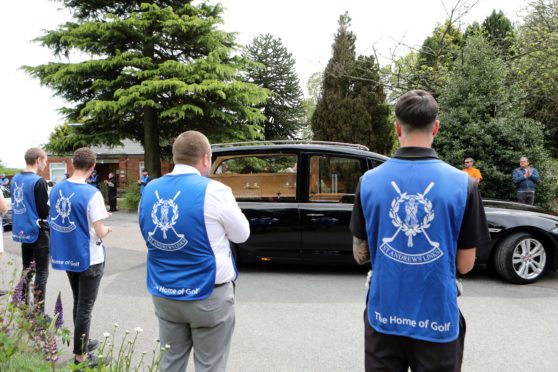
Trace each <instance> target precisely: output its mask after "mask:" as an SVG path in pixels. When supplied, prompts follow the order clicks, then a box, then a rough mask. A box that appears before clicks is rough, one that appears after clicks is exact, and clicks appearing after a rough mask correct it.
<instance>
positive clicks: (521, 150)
mask: <svg viewBox="0 0 558 372" xmlns="http://www.w3.org/2000/svg"><path fill="white" fill-rule="evenodd" d="M454 64H455V66H454V68H453V69H452V74H451V76H450V79H449V80H448V83H447V85H446V87H444V88H443V89H442V91H441V94H440V97H439V102H440V107H441V114H440V122H441V127H440V133H439V135H438V136H437V137H436V140H435V142H434V146H435V148H436V150H437V151H438V153H439V155H440V156H441V157H442V158H443V159H444V160H445V161H447V162H449V163H450V164H453V165H455V166H457V167H461V166H462V162H463V159H464V158H465V157H466V156H472V157H473V158H475V159H476V160H477V165H478V167H479V168H480V169H481V172H482V173H483V178H484V179H483V181H482V182H481V184H480V187H481V192H482V194H483V196H484V197H491V198H499V199H510V198H512V197H513V196H514V195H515V192H514V188H513V184H512V182H511V173H512V171H513V169H514V168H516V167H517V166H518V159H519V157H520V156H521V155H527V156H529V159H530V161H531V163H532V164H533V165H534V166H535V167H537V168H538V169H539V171H540V173H541V175H542V177H543V181H542V182H541V184H540V186H539V188H538V189H539V190H538V196H537V199H538V203H542V204H545V205H548V204H549V203H550V200H551V199H552V198H553V197H555V195H556V190H555V185H554V186H553V182H551V181H550V180H551V174H549V172H548V169H549V167H548V163H547V159H548V154H547V152H546V150H545V149H544V144H543V133H542V127H541V125H540V123H538V122H536V121H534V120H532V119H529V118H526V117H525V114H524V110H523V104H522V100H521V98H522V96H523V94H522V93H521V89H520V88H519V87H517V86H509V85H508V82H509V79H508V77H507V74H508V69H507V67H506V64H505V63H504V61H503V60H502V59H501V58H500V57H499V56H498V53H497V52H496V51H495V49H494V48H493V47H492V45H491V44H490V42H489V41H488V40H487V39H486V38H485V37H483V36H482V35H475V36H472V37H470V38H468V39H467V42H466V45H465V48H464V50H463V58H462V59H459V60H456V61H455V62H454Z"/></svg>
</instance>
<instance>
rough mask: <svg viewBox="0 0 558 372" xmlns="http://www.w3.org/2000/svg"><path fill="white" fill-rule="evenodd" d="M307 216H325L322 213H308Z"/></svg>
mask: <svg viewBox="0 0 558 372" xmlns="http://www.w3.org/2000/svg"><path fill="white" fill-rule="evenodd" d="M307 216H308V217H323V216H325V215H324V214H323V213H308V214H307Z"/></svg>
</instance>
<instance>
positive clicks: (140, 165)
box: [138, 161, 145, 177]
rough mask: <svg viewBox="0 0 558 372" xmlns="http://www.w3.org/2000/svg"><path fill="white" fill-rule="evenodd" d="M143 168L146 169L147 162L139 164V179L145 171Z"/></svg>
mask: <svg viewBox="0 0 558 372" xmlns="http://www.w3.org/2000/svg"><path fill="white" fill-rule="evenodd" d="M143 168H145V162H143V161H140V162H139V170H138V174H139V177H141V172H142V171H143Z"/></svg>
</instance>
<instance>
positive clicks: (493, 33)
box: [482, 10, 515, 58]
mask: <svg viewBox="0 0 558 372" xmlns="http://www.w3.org/2000/svg"><path fill="white" fill-rule="evenodd" d="M482 31H483V32H484V33H485V36H486V38H487V39H488V41H490V43H491V44H492V45H493V46H494V47H495V48H497V50H498V52H499V53H500V55H501V56H502V58H507V57H509V56H510V55H511V54H512V53H513V47H514V44H515V32H514V28H513V25H512V23H511V21H510V20H509V18H508V17H506V16H505V14H504V12H502V11H501V10H500V11H498V12H496V10H493V11H492V13H491V14H490V15H489V16H488V17H486V18H485V20H484V21H483V22H482Z"/></svg>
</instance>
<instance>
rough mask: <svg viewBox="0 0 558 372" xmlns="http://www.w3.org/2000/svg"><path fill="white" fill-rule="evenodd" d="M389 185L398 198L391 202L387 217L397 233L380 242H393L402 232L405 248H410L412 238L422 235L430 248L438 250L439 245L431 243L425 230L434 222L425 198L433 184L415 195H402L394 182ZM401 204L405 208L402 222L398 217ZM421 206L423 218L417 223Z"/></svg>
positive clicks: (432, 213)
mask: <svg viewBox="0 0 558 372" xmlns="http://www.w3.org/2000/svg"><path fill="white" fill-rule="evenodd" d="M391 185H392V186H393V188H394V189H395V191H396V192H397V193H398V194H399V198H397V199H394V200H393V201H392V203H391V209H390V211H389V216H390V217H391V221H392V223H393V225H394V226H395V227H397V231H396V232H395V234H393V236H391V237H389V238H383V239H382V242H383V243H384V244H388V243H390V242H392V241H393V240H395V238H396V237H397V235H399V233H400V232H401V231H403V233H404V234H405V235H406V236H407V247H412V246H413V237H415V236H416V235H418V234H421V233H422V234H424V237H425V238H426V240H427V241H428V243H429V244H430V245H431V246H432V247H434V248H438V247H439V246H440V243H437V242H434V241H432V240H431V239H430V237H429V236H428V234H427V233H426V229H428V228H429V227H430V224H431V222H432V221H433V220H434V211H433V209H432V202H431V201H429V200H428V199H426V197H425V196H426V194H428V193H429V192H430V190H431V189H432V187H434V182H430V183H429V184H428V186H427V187H426V189H425V190H424V192H423V193H418V194H416V195H408V194H407V193H406V192H404V193H402V192H401V190H400V189H399V186H397V184H396V183H395V181H391ZM401 204H403V205H404V207H405V219H404V220H401V218H400V217H399V209H400V206H401ZM421 205H422V206H423V207H424V212H425V216H424V218H423V219H422V222H419V220H418V218H417V213H418V208H419V206H421Z"/></svg>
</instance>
